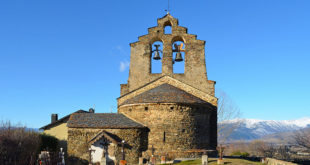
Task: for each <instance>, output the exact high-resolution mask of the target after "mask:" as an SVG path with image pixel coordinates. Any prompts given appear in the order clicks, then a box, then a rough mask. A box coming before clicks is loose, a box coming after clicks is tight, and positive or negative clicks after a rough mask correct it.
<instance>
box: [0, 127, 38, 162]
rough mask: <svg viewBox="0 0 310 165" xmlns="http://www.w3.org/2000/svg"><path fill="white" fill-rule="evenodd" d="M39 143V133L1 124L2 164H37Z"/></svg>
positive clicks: (0, 149)
mask: <svg viewBox="0 0 310 165" xmlns="http://www.w3.org/2000/svg"><path fill="white" fill-rule="evenodd" d="M39 145H40V138H39V133H37V132H34V131H27V130H26V128H25V127H12V126H11V124H10V122H6V123H3V122H2V123H1V124H0V164H2V165H7V164H35V161H36V155H37V152H38V148H39Z"/></svg>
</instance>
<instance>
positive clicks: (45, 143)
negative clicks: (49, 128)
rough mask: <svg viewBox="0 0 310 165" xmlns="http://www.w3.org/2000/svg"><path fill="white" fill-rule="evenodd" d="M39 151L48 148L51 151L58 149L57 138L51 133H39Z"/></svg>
mask: <svg viewBox="0 0 310 165" xmlns="http://www.w3.org/2000/svg"><path fill="white" fill-rule="evenodd" d="M40 141H41V143H40V148H39V149H40V151H43V150H48V151H52V152H56V151H58V144H59V140H58V139H57V138H56V137H54V136H51V135H47V134H45V133H43V134H40Z"/></svg>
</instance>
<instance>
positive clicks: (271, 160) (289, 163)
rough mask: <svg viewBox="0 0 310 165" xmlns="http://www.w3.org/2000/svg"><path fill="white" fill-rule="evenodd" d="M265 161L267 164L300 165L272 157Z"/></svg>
mask: <svg viewBox="0 0 310 165" xmlns="http://www.w3.org/2000/svg"><path fill="white" fill-rule="evenodd" d="M264 163H266V164H267V165H298V164H296V163H292V162H286V161H283V160H277V159H272V158H266V159H265V161H264Z"/></svg>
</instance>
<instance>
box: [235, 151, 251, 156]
mask: <svg viewBox="0 0 310 165" xmlns="http://www.w3.org/2000/svg"><path fill="white" fill-rule="evenodd" d="M231 156H241V157H248V156H250V154H249V153H247V152H240V151H234V152H233V153H232V154H231Z"/></svg>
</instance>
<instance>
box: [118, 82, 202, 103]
mask: <svg viewBox="0 0 310 165" xmlns="http://www.w3.org/2000/svg"><path fill="white" fill-rule="evenodd" d="M137 103H196V104H204V103H207V102H206V101H204V100H202V99H200V98H198V97H196V96H194V95H192V94H189V93H187V92H185V91H183V90H182V89H179V88H177V87H174V86H172V85H170V84H162V85H160V86H158V87H155V88H153V89H150V90H148V91H146V92H143V93H141V94H139V95H137V96H135V97H133V98H130V99H128V100H126V101H124V102H123V103H122V104H121V105H125V104H137Z"/></svg>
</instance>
